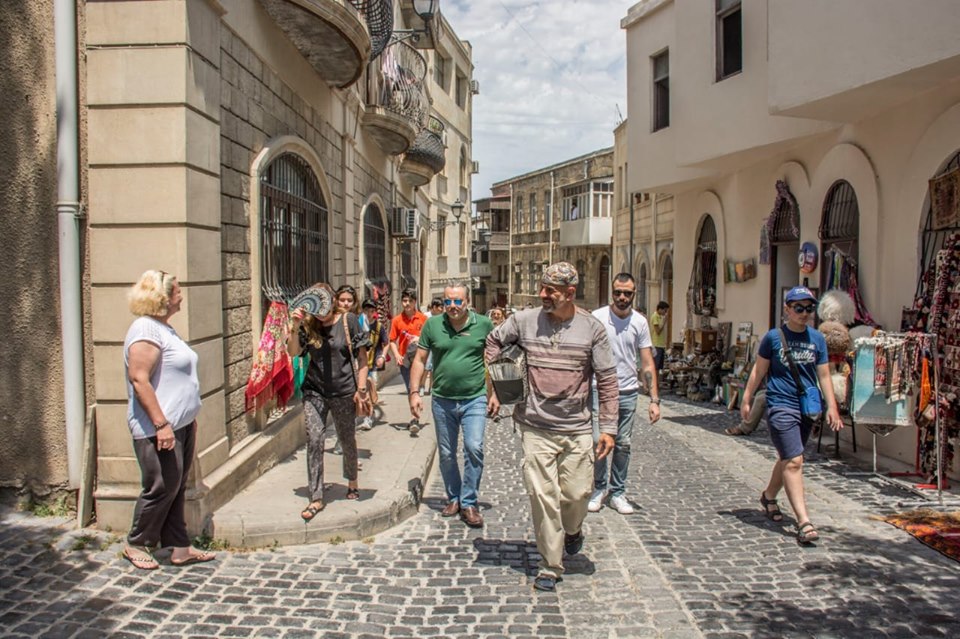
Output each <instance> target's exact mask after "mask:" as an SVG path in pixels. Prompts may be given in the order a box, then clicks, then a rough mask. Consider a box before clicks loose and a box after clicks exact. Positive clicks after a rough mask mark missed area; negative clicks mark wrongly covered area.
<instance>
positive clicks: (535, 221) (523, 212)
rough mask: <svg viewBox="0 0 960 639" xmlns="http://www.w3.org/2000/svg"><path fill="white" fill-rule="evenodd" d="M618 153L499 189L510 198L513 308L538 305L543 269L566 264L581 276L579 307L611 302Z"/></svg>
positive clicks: (569, 163)
mask: <svg viewBox="0 0 960 639" xmlns="http://www.w3.org/2000/svg"><path fill="white" fill-rule="evenodd" d="M613 177H614V176H613V148H612V147H611V148H607V149H603V150H601V151H595V152H593V153H588V154H585V155H582V156H579V157H576V158H572V159H570V160H566V161H564V162H560V163H557V164H554V165H551V166H548V167H545V168H542V169H537V170H536V171H531V172H529V173H524V174H522V175H518V176H516V177H513V178H509V179H507V180H502V181H500V182H497V183H496V184H494V185H493V186H492V187H491V188H492V191H493V192H494V193H496V192H499V191H501V190H503V191H506V192H508V193H509V194H510V211H511V220H510V247H509V261H510V264H511V265H512V272H511V273H510V287H509V291H510V293H509V305H510V306H512V307H514V308H518V309H519V308H524V307H526V306H529V305H532V306H538V305H539V304H540V299H539V297H538V295H537V292H538V290H539V284H540V276H541V274H542V272H543V269H544V268H545V267H546V266H548V265H549V264H551V263H552V262H557V261H560V260H565V261H568V262H570V263H571V264H573V265H574V266H575V267H576V268H577V270H578V271H579V273H580V276H581V283H580V287H579V289H578V290H577V303H578V304H579V305H581V306H584V307H586V308H589V309H593V308H597V307H599V306H603V305H605V304H607V303H609V297H610V279H611V277H612V276H613V275H614V273H612V272H611V264H612V232H613V217H614V210H613V206H614V201H613V198H614V193H613V181H614V179H613Z"/></svg>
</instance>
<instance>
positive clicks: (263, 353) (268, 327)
mask: <svg viewBox="0 0 960 639" xmlns="http://www.w3.org/2000/svg"><path fill="white" fill-rule="evenodd" d="M289 322H290V315H289V311H288V309H287V305H286V304H283V303H281V302H272V303H271V304H270V310H269V311H267V319H266V321H265V322H264V323H263V333H262V334H261V336H260V346H259V347H258V348H257V352H256V354H254V357H253V366H252V368H251V370H250V378H249V379H248V380H247V389H246V393H245V395H246V410H247V411H248V412H249V411H254V410H259V409H260V408H263V406H265V405H266V404H267V403H269V402H270V400H272V399H274V398H276V400H277V406H278V407H279V408H284V407H285V406H286V405H287V402H288V401H289V400H290V398H291V397H292V396H293V364H292V362H291V360H290V355H289V354H288V353H287V338H288V337H289V333H288V329H287V326H288V325H289Z"/></svg>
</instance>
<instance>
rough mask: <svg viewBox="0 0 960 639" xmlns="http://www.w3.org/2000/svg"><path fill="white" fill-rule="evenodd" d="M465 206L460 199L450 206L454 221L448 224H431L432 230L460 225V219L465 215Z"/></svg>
mask: <svg viewBox="0 0 960 639" xmlns="http://www.w3.org/2000/svg"><path fill="white" fill-rule="evenodd" d="M463 209H464V204H463V202H461V201H460V198H457V200H456V201H455V202H454V203H453V204H451V205H450V212H451V213H452V214H453V220H452V221H451V220H447V221H446V222H430V230H432V231H436V230H437V229H442V228H443V227H445V226H453V225H454V224H459V223H460V217H461V216H462V215H463Z"/></svg>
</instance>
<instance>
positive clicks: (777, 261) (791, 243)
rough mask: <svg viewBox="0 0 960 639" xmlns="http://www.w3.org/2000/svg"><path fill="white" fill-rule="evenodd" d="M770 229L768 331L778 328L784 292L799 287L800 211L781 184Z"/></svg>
mask: <svg viewBox="0 0 960 639" xmlns="http://www.w3.org/2000/svg"><path fill="white" fill-rule="evenodd" d="M768 226H769V228H770V231H769V233H770V266H771V269H770V270H771V273H772V275H773V277H771V278H770V286H771V289H770V328H774V327H777V326H780V323H781V321H782V319H783V318H782V317H781V314H782V313H783V291H784V289H787V288H792V287H794V286H797V285H798V284H800V265H799V264H798V263H797V255H799V253H800V208H799V207H798V206H797V201H796V199H794V197H793V194H792V193H791V192H790V189H789V188H788V187H787V185H786V183H785V182H783V181H782V180H779V181H778V182H777V200H776V202H775V203H774V210H773V220H772V222H771V223H768Z"/></svg>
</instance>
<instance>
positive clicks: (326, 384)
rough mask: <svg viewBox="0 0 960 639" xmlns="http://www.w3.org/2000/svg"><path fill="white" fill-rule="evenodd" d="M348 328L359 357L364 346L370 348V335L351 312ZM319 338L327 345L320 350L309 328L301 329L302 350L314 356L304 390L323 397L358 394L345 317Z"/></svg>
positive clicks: (327, 327) (321, 327)
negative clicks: (308, 330) (312, 342)
mask: <svg viewBox="0 0 960 639" xmlns="http://www.w3.org/2000/svg"><path fill="white" fill-rule="evenodd" d="M347 325H348V326H349V327H350V335H351V337H352V338H353V353H354V355H355V356H357V355H359V349H360V348H361V347H363V348H368V347H369V345H370V343H369V339H368V334H367V333H365V332H363V331H361V329H360V323H359V322H358V321H357V316H356V315H354V314H353V313H347ZM319 336H320V337H321V338H322V340H323V342H322V344H321V345H320V346H319V347H318V346H315V345H313V344H311V343H310V340H309V339H308V337H307V332H306V329H305V328H304V327H303V326H301V327H300V348H301V349H302V351H303V352H306V353H309V354H310V366H309V367H308V368H307V375H306V378H304V380H303V386H302V389H303V391H304V392H310V393H317V394H318V395H322V396H323V397H346V396H348V395H353V394H354V393H355V392H356V391H357V382H356V380H355V379H354V377H353V364H351V363H350V350H349V349H348V348H347V337H346V334H345V333H344V332H343V318H342V317H340V318H337V321H336V322H334V323H333V324H332V325H331V326H320V332H319Z"/></svg>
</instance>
